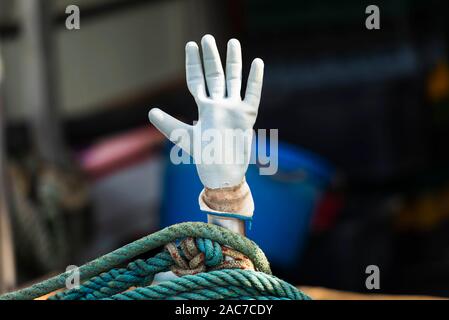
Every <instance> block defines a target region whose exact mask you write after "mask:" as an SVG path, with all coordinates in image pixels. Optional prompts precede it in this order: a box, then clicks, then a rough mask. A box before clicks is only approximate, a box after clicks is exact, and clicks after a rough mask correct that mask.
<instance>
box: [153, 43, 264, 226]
mask: <svg viewBox="0 0 449 320" xmlns="http://www.w3.org/2000/svg"><path fill="white" fill-rule="evenodd" d="M201 46H202V53H203V64H202V63H201V58H200V52H199V48H198V45H197V44H196V43H195V42H189V43H187V45H186V48H185V51H186V78H187V86H188V88H189V91H190V93H191V94H192V95H193V97H194V99H195V101H196V104H197V106H198V115H199V119H198V121H197V122H196V124H194V125H188V124H186V123H183V122H181V121H179V120H177V119H175V118H173V117H172V116H170V115H168V114H166V113H165V112H163V111H161V110H160V109H157V108H153V109H151V110H150V112H149V119H150V121H151V123H152V124H153V125H154V126H156V127H157V128H158V129H159V130H160V131H161V132H162V133H163V134H164V135H165V136H166V137H167V138H169V139H170V140H171V141H172V142H174V143H175V144H176V145H178V146H179V147H180V148H181V149H183V150H184V151H185V152H187V153H188V154H190V155H191V156H192V158H193V160H194V162H195V164H196V167H197V171H198V175H199V177H200V180H201V182H202V184H203V185H204V190H203V191H202V192H201V194H200V197H199V203H200V208H201V209H202V210H203V211H208V212H213V213H216V214H222V215H225V216H226V215H230V216H235V217H239V218H241V219H250V218H251V217H252V214H253V211H254V202H253V199H252V196H251V192H250V189H249V187H248V185H247V183H246V181H245V173H246V170H247V169H248V164H249V160H250V153H251V141H252V128H253V126H254V123H255V121H256V117H257V111H258V108H259V101H260V95H261V90H262V80H263V68H264V65H263V61H262V60H261V59H258V58H257V59H254V61H253V62H252V65H251V70H250V73H249V78H248V83H247V88H246V93H245V98H244V99H242V98H241V95H240V90H241V83H242V53H241V47H240V43H239V41H238V40H236V39H231V40H229V42H228V46H227V59H226V76H225V74H224V72H223V67H222V64H221V61H220V56H219V53H218V49H217V46H216V43H215V39H214V38H213V37H212V36H211V35H205V36H204V37H203V38H202V40H201ZM203 65H204V73H203ZM206 85H207V87H206ZM213 139H223V140H222V148H219V149H215V150H214V152H213V153H212V155H211V153H210V152H206V151H207V150H206V149H207V148H208V145H209V144H210V142H211V140H213ZM230 139H232V141H231V140H230ZM206 158H207V159H206ZM211 158H212V161H211Z"/></svg>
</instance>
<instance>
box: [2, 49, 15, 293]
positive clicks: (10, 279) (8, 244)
mask: <svg viewBox="0 0 449 320" xmlns="http://www.w3.org/2000/svg"><path fill="white" fill-rule="evenodd" d="M0 49H1V48H0ZM2 84H3V65H2V59H1V51H0V293H2V292H6V291H10V290H12V289H14V287H15V284H16V269H15V260H14V243H13V235H12V229H11V222H10V216H9V212H8V208H9V206H8V192H7V187H8V185H9V184H8V183H7V179H6V165H5V158H6V157H5V153H6V148H5V144H4V122H5V112H4V108H3V107H4V106H3V99H2V97H3V87H2Z"/></svg>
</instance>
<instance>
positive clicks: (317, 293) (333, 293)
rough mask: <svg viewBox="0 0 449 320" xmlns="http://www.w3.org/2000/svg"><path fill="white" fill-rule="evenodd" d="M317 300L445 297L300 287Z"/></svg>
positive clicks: (431, 298) (437, 298)
mask: <svg viewBox="0 0 449 320" xmlns="http://www.w3.org/2000/svg"><path fill="white" fill-rule="evenodd" d="M298 288H299V289H300V290H302V291H303V292H304V293H305V294H307V295H308V296H310V297H311V298H312V299H315V300H440V299H444V298H440V297H432V296H415V295H385V294H376V293H371V294H362V293H354V292H346V291H339V290H333V289H327V288H319V287H298Z"/></svg>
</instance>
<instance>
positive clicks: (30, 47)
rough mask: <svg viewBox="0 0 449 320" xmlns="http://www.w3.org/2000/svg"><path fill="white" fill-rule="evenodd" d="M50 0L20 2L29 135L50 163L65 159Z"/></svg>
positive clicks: (21, 0) (61, 161)
mask: <svg viewBox="0 0 449 320" xmlns="http://www.w3.org/2000/svg"><path fill="white" fill-rule="evenodd" d="M51 3H52V2H51V1H48V0H32V1H30V0H20V6H19V8H20V10H21V21H22V27H23V28H22V31H23V33H22V36H23V42H24V46H25V48H24V67H25V69H24V70H25V72H26V77H25V82H26V83H25V84H24V85H25V95H26V99H25V101H26V104H27V107H29V108H30V109H29V110H30V112H31V126H32V135H33V138H34V140H35V144H36V147H37V151H38V154H39V156H40V157H41V158H42V159H43V160H44V161H46V162H47V163H49V164H60V163H63V162H64V160H65V150H64V147H63V141H62V129H61V128H60V123H59V121H58V115H57V102H56V100H57V99H56V89H55V85H56V82H55V80H54V76H55V64H54V61H55V60H54V55H53V53H54V51H53V41H52V38H53V37H52V34H53V32H52V18H51V7H50V5H51Z"/></svg>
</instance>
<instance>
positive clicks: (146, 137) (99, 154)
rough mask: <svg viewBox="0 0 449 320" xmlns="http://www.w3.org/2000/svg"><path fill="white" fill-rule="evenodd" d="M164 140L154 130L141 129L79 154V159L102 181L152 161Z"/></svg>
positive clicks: (83, 166)
mask: <svg viewBox="0 0 449 320" xmlns="http://www.w3.org/2000/svg"><path fill="white" fill-rule="evenodd" d="M163 141H164V136H163V135H162V134H161V133H159V131H158V130H156V129H155V128H154V127H143V128H138V129H134V130H131V131H127V132H126V133H121V134H117V135H114V136H111V137H108V138H105V139H102V140H101V141H99V142H97V143H95V144H94V145H92V146H90V147H89V148H87V149H86V150H83V151H82V152H80V153H79V155H78V160H79V163H80V166H81V168H82V169H83V171H85V172H86V173H87V174H88V175H89V176H90V177H92V178H99V177H102V176H105V175H108V174H110V173H112V172H114V171H117V170H119V169H121V168H124V167H127V166H130V165H132V164H135V163H138V162H141V161H143V160H145V159H147V158H149V157H150V156H151V155H152V154H153V153H154V151H155V149H157V147H159V146H161V145H162V144H163Z"/></svg>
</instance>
